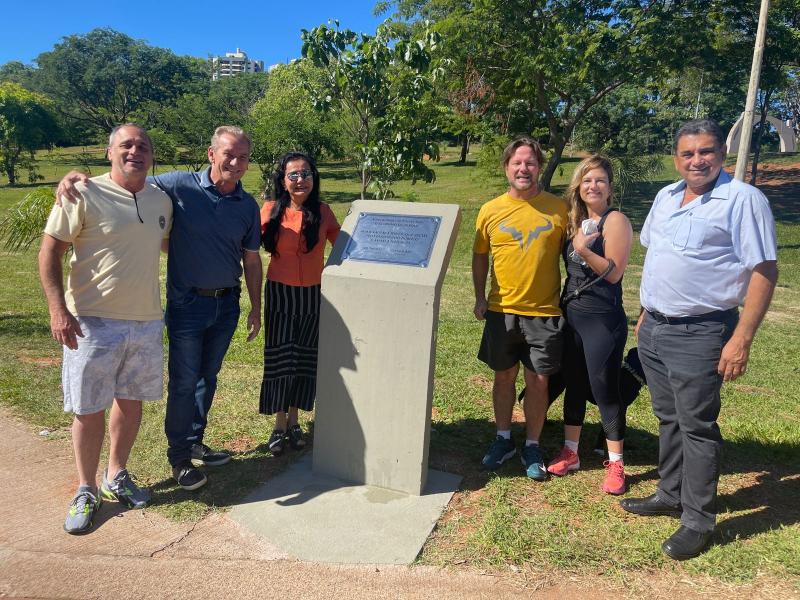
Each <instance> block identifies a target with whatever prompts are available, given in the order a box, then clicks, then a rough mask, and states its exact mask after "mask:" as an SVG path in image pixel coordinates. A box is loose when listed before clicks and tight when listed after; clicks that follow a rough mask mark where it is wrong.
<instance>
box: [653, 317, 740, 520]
mask: <svg viewBox="0 0 800 600" xmlns="http://www.w3.org/2000/svg"><path fill="white" fill-rule="evenodd" d="M737 320H738V316H737V314H736V313H735V312H732V313H729V315H728V316H726V317H724V318H722V320H721V319H720V317H716V318H715V319H710V320H703V321H699V322H693V323H683V324H668V323H662V322H659V321H657V320H656V319H655V318H653V316H652V315H650V314H649V313H647V314H645V318H644V321H643V322H642V326H641V327H640V328H639V357H640V359H641V361H642V367H643V368H644V372H645V375H646V377H647V386H648V388H649V389H650V397H651V399H652V402H653V412H654V413H655V415H656V417H658V421H659V428H658V436H659V439H658V441H659V443H658V474H659V477H660V478H661V481H660V482H659V484H658V490H657V492H656V493H657V495H658V497H659V498H660V499H661V500H662V501H664V502H666V503H667V504H669V505H671V506H678V505H681V506H682V507H683V515H682V517H681V523H682V524H683V525H684V526H686V527H688V528H690V529H693V530H695V531H702V532H706V531H711V530H712V529H714V524H715V522H716V517H717V515H716V497H717V482H718V480H719V472H720V455H721V450H722V436H721V434H720V431H719V427H718V426H717V417H718V416H719V411H720V388H721V387H722V377H721V376H720V375H719V374H718V373H717V365H718V363H719V358H720V353H721V352H722V348H723V346H724V345H725V344H726V343H727V341H728V340H729V339H730V337H731V334H732V333H733V330H734V328H735V327H736V323H737Z"/></svg>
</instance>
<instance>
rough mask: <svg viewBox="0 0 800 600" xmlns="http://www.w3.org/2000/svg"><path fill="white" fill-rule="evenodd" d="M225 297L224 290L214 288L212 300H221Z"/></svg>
mask: <svg viewBox="0 0 800 600" xmlns="http://www.w3.org/2000/svg"><path fill="white" fill-rule="evenodd" d="M224 295H225V288H216V289H215V290H214V298H221V297H222V296H224Z"/></svg>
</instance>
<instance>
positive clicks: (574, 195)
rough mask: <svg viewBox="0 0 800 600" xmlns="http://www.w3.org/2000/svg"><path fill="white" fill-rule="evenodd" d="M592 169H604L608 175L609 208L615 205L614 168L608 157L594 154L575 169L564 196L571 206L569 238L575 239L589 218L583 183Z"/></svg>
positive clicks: (568, 225) (568, 228)
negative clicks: (576, 233)
mask: <svg viewBox="0 0 800 600" xmlns="http://www.w3.org/2000/svg"><path fill="white" fill-rule="evenodd" d="M592 169H603V170H604V171H605V172H606V175H608V187H609V192H610V195H609V196H608V206H609V207H610V206H611V205H612V204H613V200H614V166H613V165H612V164H611V161H610V160H609V159H608V157H606V156H603V155H602V154H592V155H591V156H590V157H588V158H584V159H583V160H582V161H581V162H579V163H578V166H577V167H575V171H573V172H572V180H571V181H570V182H569V188H567V192H566V194H565V196H564V199H565V200H566V201H567V204H568V205H569V222H568V223H567V236H568V237H569V238H572V237H574V235H575V232H577V231H578V229H579V228H580V226H581V223H583V221H584V219H588V218H589V210H588V209H587V208H586V203H585V202H584V201H583V198H581V182H582V181H583V178H584V176H585V175H586V174H587V173H588V172H589V171H591V170H592Z"/></svg>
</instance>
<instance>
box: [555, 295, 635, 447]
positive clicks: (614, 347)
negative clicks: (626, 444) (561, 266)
mask: <svg viewBox="0 0 800 600" xmlns="http://www.w3.org/2000/svg"><path fill="white" fill-rule="evenodd" d="M565 316H566V318H567V325H568V327H567V331H566V342H565V344H564V378H565V379H566V382H567V391H566V394H565V395H564V424H565V425H575V426H581V425H583V419H584V417H585V416H586V400H587V399H588V398H590V397H591V396H593V397H594V399H595V402H596V403H597V407H598V408H599V409H600V418H601V420H602V422H603V430H604V431H605V434H606V438H607V439H609V440H612V441H620V440H622V439H624V438H625V408H626V407H625V405H624V404H623V402H622V401H621V398H620V393H619V373H620V366H621V365H622V354H623V352H624V350H625V341H626V340H627V339H628V320H627V317H626V316H625V312H624V311H623V310H619V311H617V312H611V313H588V312H581V311H579V310H570V308H569V305H567V309H566V311H565Z"/></svg>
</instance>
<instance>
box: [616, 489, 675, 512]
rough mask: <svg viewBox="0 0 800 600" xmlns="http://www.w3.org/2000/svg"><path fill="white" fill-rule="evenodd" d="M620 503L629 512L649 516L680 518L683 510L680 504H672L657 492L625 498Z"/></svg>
mask: <svg viewBox="0 0 800 600" xmlns="http://www.w3.org/2000/svg"><path fill="white" fill-rule="evenodd" d="M619 505H620V506H621V507H622V508H623V509H625V510H627V511H628V512H629V513H633V514H635V515H645V516H647V517H652V516H658V515H664V516H667V517H679V518H680V516H681V513H682V512H683V511H682V510H681V507H680V506H670V505H669V504H667V503H666V502H664V501H663V500H661V499H660V498H659V497H658V496H657V495H655V494H653V495H652V496H648V497H647V498H625V500H623V501H621V502H620V503H619Z"/></svg>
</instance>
